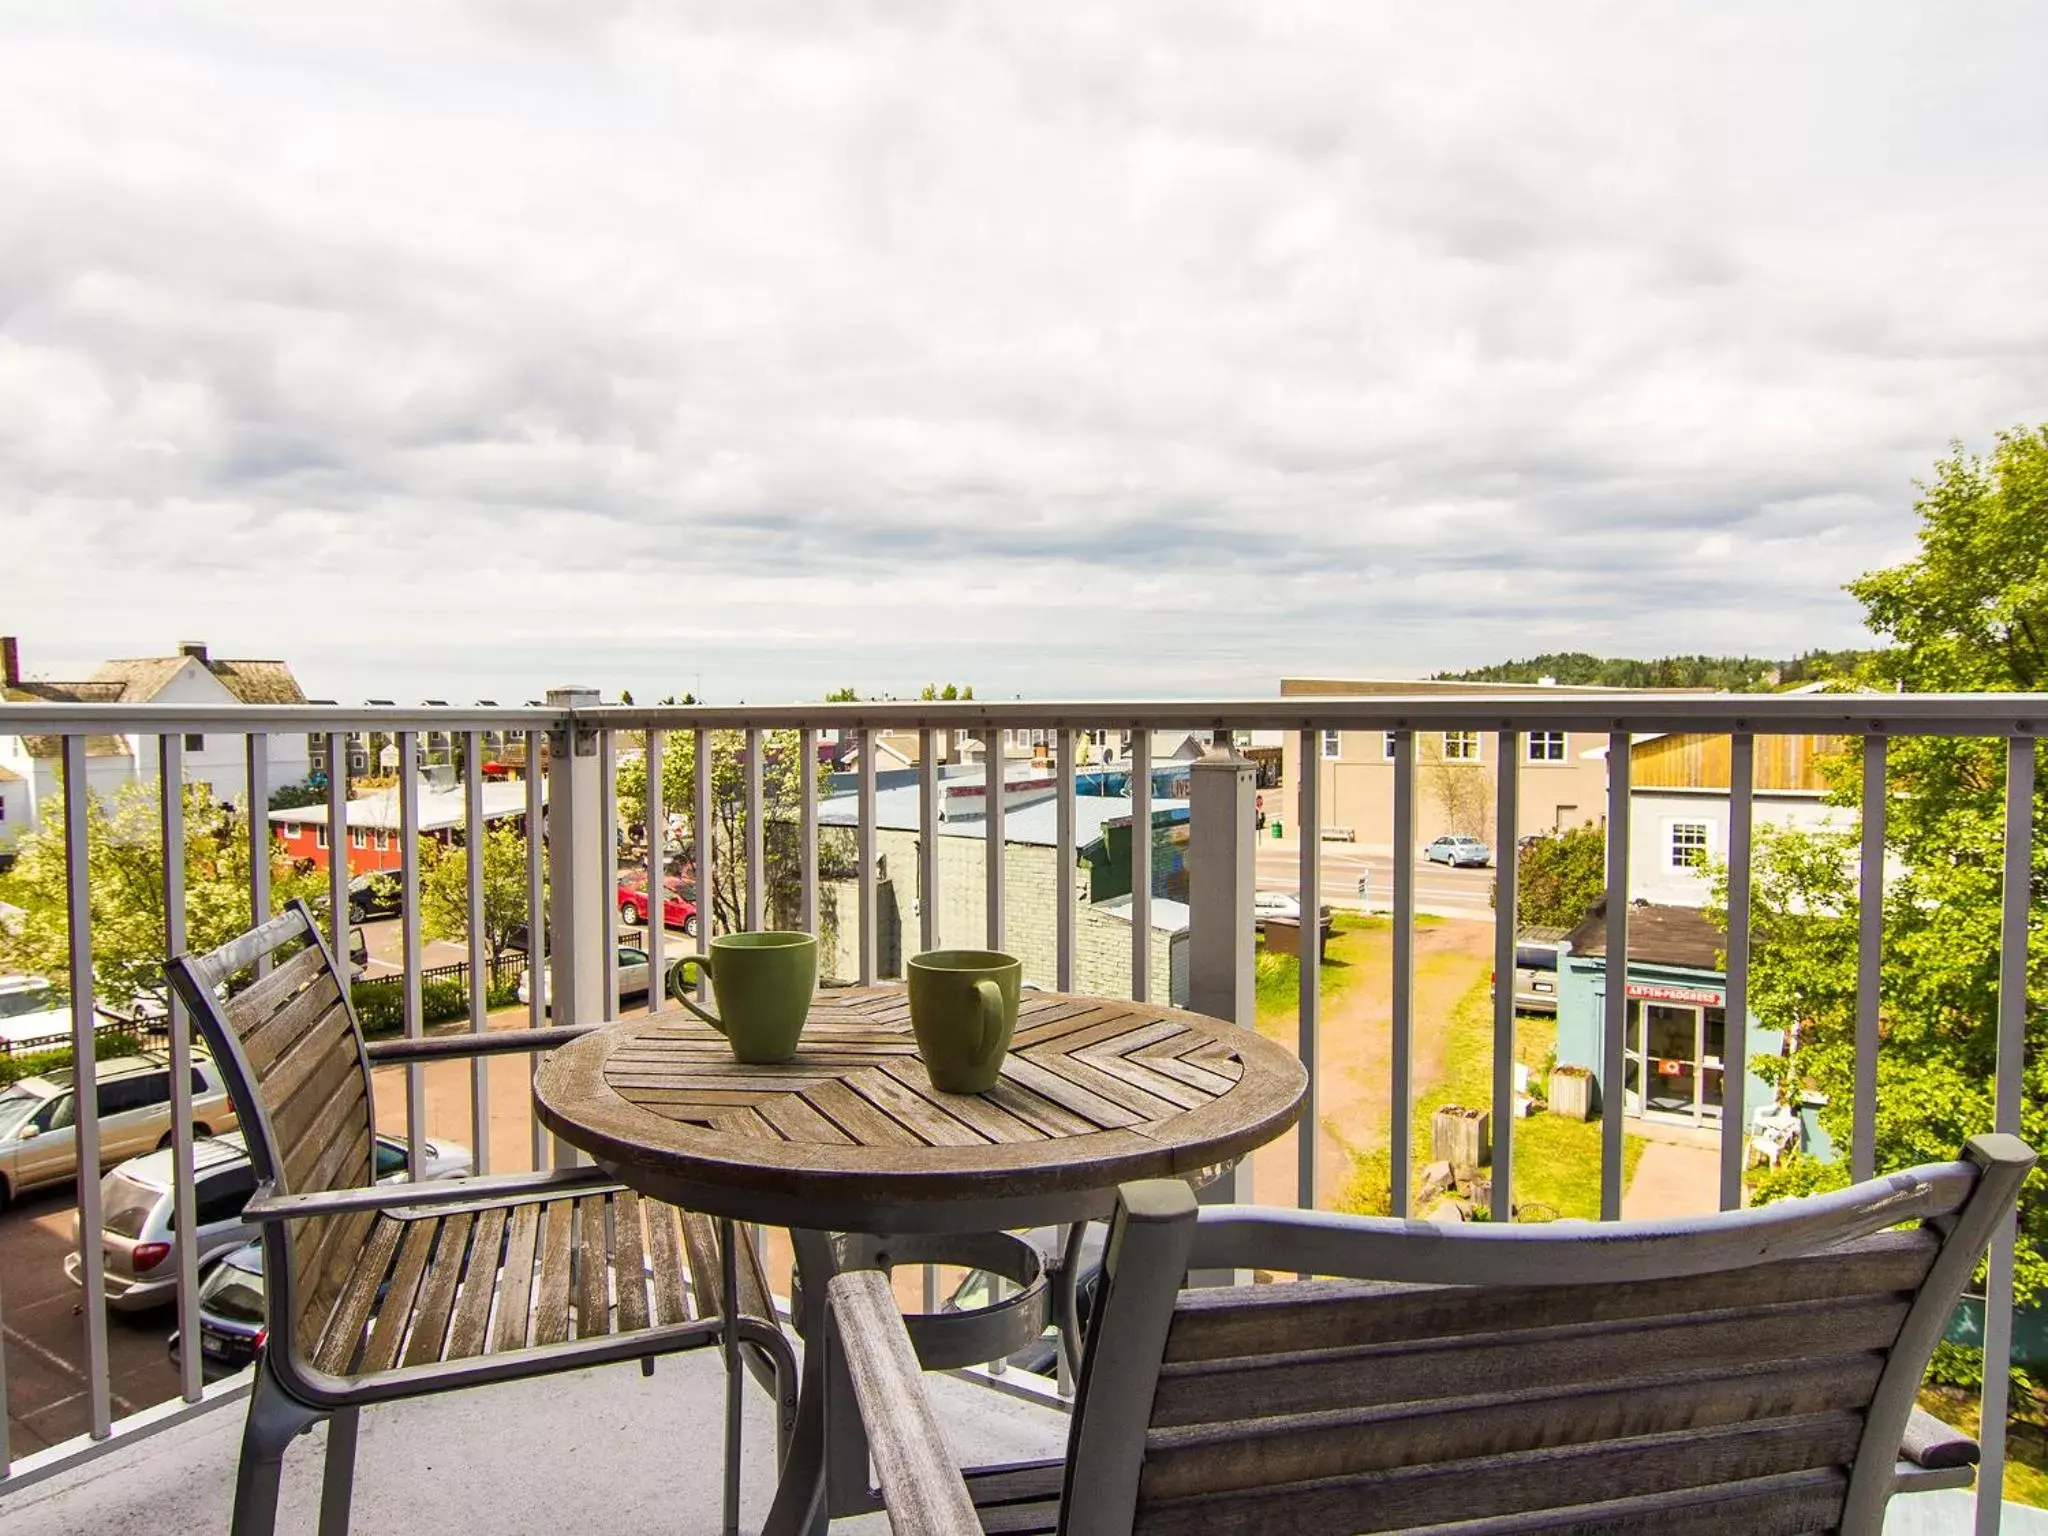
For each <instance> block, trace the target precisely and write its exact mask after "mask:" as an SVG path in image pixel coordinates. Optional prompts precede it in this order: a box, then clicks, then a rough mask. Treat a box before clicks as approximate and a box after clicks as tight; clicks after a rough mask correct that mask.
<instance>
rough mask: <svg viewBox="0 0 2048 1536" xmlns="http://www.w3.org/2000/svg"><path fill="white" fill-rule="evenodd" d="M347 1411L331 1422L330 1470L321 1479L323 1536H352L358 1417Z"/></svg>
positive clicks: (331, 1419)
mask: <svg viewBox="0 0 2048 1536" xmlns="http://www.w3.org/2000/svg"><path fill="white" fill-rule="evenodd" d="M361 1411H362V1410H361V1409H358V1408H343V1409H342V1410H340V1411H339V1412H338V1413H336V1414H335V1415H334V1416H333V1417H332V1418H330V1419H329V1420H328V1421H327V1470H326V1472H325V1474H324V1475H323V1476H322V1477H321V1479H320V1536H348V1515H349V1505H350V1503H351V1501H352V1500H353V1499H354V1496H355V1491H356V1417H357V1415H358V1414H359V1413H360V1412H361Z"/></svg>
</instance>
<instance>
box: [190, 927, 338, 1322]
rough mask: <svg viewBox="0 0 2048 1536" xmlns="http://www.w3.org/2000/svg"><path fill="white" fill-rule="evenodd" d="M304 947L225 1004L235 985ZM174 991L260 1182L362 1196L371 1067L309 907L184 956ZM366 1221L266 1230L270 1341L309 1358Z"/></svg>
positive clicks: (294, 1190)
mask: <svg viewBox="0 0 2048 1536" xmlns="http://www.w3.org/2000/svg"><path fill="white" fill-rule="evenodd" d="M293 946H299V947H297V948H296V950H295V952H294V953H292V954H290V955H288V956H287V957H286V958H284V959H282V960H277V961H276V963H275V964H274V965H273V966H272V967H271V969H270V970H269V972H268V973H267V974H266V975H264V976H262V977H260V978H258V979H257V980H256V981H254V982H251V983H250V984H249V985H247V986H245V987H243V988H242V989H241V990H240V991H237V992H235V993H233V994H232V995H231V996H229V997H228V998H227V1000H226V1001H225V1002H223V1001H222V1000H221V999H220V997H219V996H218V995H217V992H218V991H220V990H225V984H226V983H228V982H229V980H230V978H232V977H235V976H236V975H238V974H239V973H241V972H243V971H246V970H248V969H249V968H250V967H252V966H253V965H255V964H256V962H257V961H258V960H261V959H270V958H274V957H275V956H276V955H277V954H278V952H279V951H280V950H284V949H287V948H291V947H293ZM168 969H169V972H170V977H171V984H172V985H173V986H174V987H176V988H177V990H178V995H179V996H180V997H182V998H183V999H184V1002H185V1006H186V1007H187V1008H188V1009H189V1010H190V1011H191V1014H192V1017H193V1019H194V1020H195V1021H196V1022H197V1023H198V1025H199V1030H200V1033H201V1035H202V1036H203V1037H204V1038H205V1040H206V1044H207V1047H208V1049H209V1050H211V1051H212V1052H213V1057H214V1060H215V1061H216V1062H218V1063H219V1064H220V1069H221V1074H222V1076H223V1077H224V1078H225V1079H226V1081H227V1088H228V1095H229V1097H230V1098H231V1099H232V1100H233V1101H234V1105H235V1113H236V1115H237V1116H238V1117H239V1118H240V1120H241V1123H242V1133H243V1135H244V1137H245V1138H246V1140H247V1142H248V1147H249V1156H250V1159H251V1160H252V1161H253V1162H254V1163H255V1165H256V1177H257V1179H258V1180H259V1181H261V1182H262V1183H265V1184H268V1185H270V1186H271V1188H272V1189H273V1190H274V1191H275V1192H276V1193H278V1194H309V1193H312V1192H315V1191H319V1190H332V1189H355V1188H361V1187H363V1186H365V1185H368V1184H369V1183H370V1182H371V1177H372V1175H371V1170H372V1168H373V1166H374V1149H373V1139H372V1138H373V1124H372V1117H371V1101H370V1068H369V1059H368V1057H367V1056H365V1054H364V1052H363V1040H362V1031H361V1029H360V1028H359V1027H358V1026H357V1023H356V1018H355V1012H354V1009H353V1008H352V1007H351V1006H350V1003H349V998H348V989H347V988H346V987H345V986H344V985H343V984H342V980H341V977H340V975H339V973H338V972H337V971H336V969H335V965H334V956H333V954H332V953H331V952H330V951H329V950H328V948H327V945H326V943H325V941H324V940H322V938H321V936H320V930H319V927H318V925H317V924H316V923H315V922H314V921H313V915H312V913H311V912H310V911H308V910H307V908H306V907H305V905H304V904H303V903H302V902H293V903H292V904H291V905H290V906H289V907H288V908H287V909H286V910H285V911H284V912H283V913H281V914H279V915H278V916H277V917H274V918H272V919H271V920H270V921H268V922H266V923H264V924H263V925H262V926H261V927H258V928H255V929H252V930H251V931H250V932H248V933H245V934H243V935H241V936H240V937H239V938H236V939H232V940H230V941H229V942H228V943H226V944H223V945H222V946H221V947H220V948H219V949H216V950H214V951H212V952H211V953H210V954H205V955H179V956H177V957H176V958H174V959H173V960H172V961H171V963H170V966H169V967H168ZM368 1226H369V1219H368V1218H367V1217H366V1216H361V1215H346V1216H325V1217H317V1218H312V1219H308V1220H305V1221H297V1222H278V1223H272V1224H271V1225H269V1226H267V1227H266V1228H265V1230H264V1250H263V1258H264V1291H265V1297H266V1304H267V1308H268V1311H269V1315H270V1330H271V1334H272V1336H273V1337H280V1336H281V1337H282V1338H283V1339H287V1340H289V1341H290V1343H291V1344H292V1345H293V1346H294V1350H295V1352H296V1353H297V1354H299V1355H301V1356H308V1355H310V1354H311V1353H312V1352H313V1349H314V1347H315V1345H316V1344H317V1343H318V1341H319V1336H320V1330H321V1328H322V1327H323V1326H324V1325H325V1323H326V1320H327V1317H328V1314H329V1313H330V1312H332V1311H333V1308H334V1303H335V1301H336V1299H337V1298H338V1296H339V1295H340V1292H341V1288H342V1285H343V1283H344V1282H345V1281H346V1280H347V1278H348V1276H349V1274H350V1272H351V1270H352V1267H353V1263H354V1260H355V1257H356V1255H357V1253H358V1252H359V1250H360V1247H361V1237H362V1235H363V1233H364V1232H365V1231H366V1230H367V1228H368Z"/></svg>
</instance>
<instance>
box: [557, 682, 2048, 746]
mask: <svg viewBox="0 0 2048 1536" xmlns="http://www.w3.org/2000/svg"><path fill="white" fill-rule="evenodd" d="M574 713H575V716H576V720H577V723H578V724H579V725H585V726H588V727H590V728H593V729H598V728H607V727H608V728H610V729H613V730H621V729H623V730H646V729H655V730H686V729H694V728H696V727H698V726H709V727H717V728H737V727H741V726H757V727H763V728H768V729H774V728H777V727H796V726H812V727H821V726H842V727H875V728H890V727H894V728H898V729H918V728H922V727H925V726H930V727H933V728H936V729H941V730H956V731H960V730H976V729H980V728H984V727H991V726H993V727H996V728H1002V727H1011V728H1014V727H1017V726H1042V727H1084V726H1104V725H1115V726H1119V727H1125V726H1128V727H1146V728H1150V729H1153V730H1160V729H1168V730H1171V729H1176V728H1178V729H1185V730H1306V729H1315V728H1324V729H1348V730H1368V729H1370V730H1399V729H1402V728H1405V727H1417V726H1424V727H1428V728H1430V729H1442V728H1446V727H1448V728H1452V729H1461V728H1462V729H1471V730H1482V729H1484V730H1504V729H1514V730H1523V729H1530V728H1537V729H1549V730H1575V731H1591V732H1599V733H1603V734H1604V733H1606V732H1609V731H1632V732H1638V733H1650V732H1670V731H1719V732H1727V731H1735V730H1740V731H1756V732H1761V733H1765V734H1770V733H1784V734H1798V735H1804V734H1809V733H1810V734H1816V735H1831V734H1841V735H1864V734H1882V735H1893V734H1897V735H1916V734H1917V735H1968V734H1972V733H1980V734H1984V735H2010V734H2014V733H2018V734H2026V733H2028V732H2030V731H2032V730H2035V729H2041V728H2044V727H2048V693H1966V694H1941V693H1857V694H1849V693H1843V694H1810V693H1801V694H1782V693H1780V694H1769V693H1648V692H1644V693H1611V694H1600V695H1587V694H1568V693H1563V692H1562V691H1561V692H1560V694H1559V696H1558V697H1555V698H1549V697H1538V696H1533V695H1531V694H1527V693H1518V694H1471V693H1455V694H1408V695H1402V696H1397V697H1386V696H1378V697H1364V696H1356V697H1344V696H1340V695H1306V696H1299V697H1286V698H1272V699H1230V700H1204V699H1143V700H1131V699H1121V700H1119V699H1102V700H1094V699H1077V700H1028V699H1014V700H988V701H983V700H980V699H971V700H963V701H959V702H953V703H933V702H931V701H928V700H911V701H905V702H896V701H882V700H873V701H868V700H863V701H861V702H858V703H851V704H748V705H727V704H697V705H680V706H669V707H666V708H644V707H641V706H638V705H603V706H599V707H596V708H587V709H579V710H576V711H575V712H574Z"/></svg>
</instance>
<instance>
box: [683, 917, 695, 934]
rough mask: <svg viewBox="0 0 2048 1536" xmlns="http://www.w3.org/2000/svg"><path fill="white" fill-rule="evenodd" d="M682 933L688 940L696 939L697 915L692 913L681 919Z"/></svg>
mask: <svg viewBox="0 0 2048 1536" xmlns="http://www.w3.org/2000/svg"><path fill="white" fill-rule="evenodd" d="M683 932H684V933H685V934H686V935H688V936H689V937H690V938H693V939H694V938H695V937H697V914H696V913H694V912H692V913H691V914H690V915H689V916H688V917H686V918H684V919H683Z"/></svg>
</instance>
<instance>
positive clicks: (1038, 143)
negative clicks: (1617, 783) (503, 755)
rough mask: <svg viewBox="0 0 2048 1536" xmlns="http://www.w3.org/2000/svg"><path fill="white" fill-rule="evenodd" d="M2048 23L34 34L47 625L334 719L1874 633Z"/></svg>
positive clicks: (1863, 12) (1614, 9) (8, 456)
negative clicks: (298, 683)
mask: <svg viewBox="0 0 2048 1536" xmlns="http://www.w3.org/2000/svg"><path fill="white" fill-rule="evenodd" d="M2044 57H2048V8H2044V7H2042V6H2040V5H2038V4H2034V3H2015V4H2012V5H2008V6H1992V5H1970V4H1945V5H1939V6H1936V5H1915V6H1889V5H1872V4H1869V3H1865V0H1857V3H1852V4H1843V5H1837V6H1820V5H1804V6H1796V7H1794V6H1786V5H1783V4H1779V3H1771V4H1759V5H1753V6H1735V5H1730V4H1715V5H1713V6H1685V7H1680V6H1676V5H1670V6H1666V5H1654V4H1644V3H1629V4H1620V5H1612V6H1598V7H1595V6H1578V7H1574V6H1566V5H1560V4H1550V3H1546V4H1543V5H1535V6H1532V5H1528V4H1526V3H1524V0H1516V3H1511V4H1503V5H1498V6H1478V5H1445V6H1430V7H1421V6H1415V7H1407V8H1400V9H1397V8H1395V7H1390V6H1374V5H1362V4H1358V3H1356V0H1337V3H1332V4H1329V5H1325V6H1293V5H1283V4H1278V3H1275V0H1245V3H1243V4H1237V5H1229V6H1221V5H1205V4H1194V3H1190V0H1171V3H1160V4H1145V3H1134V0H1115V3H1112V4H1099V3H1096V4H1086V5H1057V4H1055V5H1047V4H1025V5H1018V4H1004V5H1000V6H997V5H988V6H984V7H978V8H963V7H956V6H950V5H945V4H937V3H903V4H879V3H878V4H872V5H865V6H833V5H827V4H823V3H819V0H790V3H773V0H732V3H729V4H722V5H719V4H714V5H695V6H692V5H680V4H663V5H648V6H646V7H637V6H633V5H629V4H623V3H617V4H601V3H595V0H573V3H563V4H554V3H550V0H505V3H500V4H478V5H474V6H469V7H459V6H456V5H453V4H435V5H420V4H418V3H407V4H388V5H387V4H380V3H374V0H350V3H349V4H347V5H339V4H329V5H324V6H321V7H318V8H309V7H297V6H291V5H286V4H280V3H271V4H265V5H262V6H249V5H246V4H235V5H221V6H218V7H209V6H202V5H176V4H163V5H151V6H146V7H144V6H135V5H131V4H122V5H114V6H95V5H90V4H87V3H85V0H65V3H63V4H62V5H51V4H48V3H46V0H22V3H13V0H0V221H4V223H0V632H4V633H11V634H18V635H20V636H21V637H22V641H23V651H24V660H25V662H26V665H27V667H28V669H29V671H30V672H31V673H36V672H40V673H43V674H46V675H64V674H67V673H72V672H76V671H78V670H79V669H82V668H84V667H86V666H89V665H91V664H92V663H93V662H95V661H97V660H98V659H100V658H102V657H105V656H109V655H134V654H150V653H157V654H161V653H164V652H166V651H168V650H169V649H170V647H171V646H172V644H173V643H174V642H176V641H178V640H181V639H205V640H208V641H210V642H211V643H212V644H213V646H214V648H215V651H216V654H240V655H262V656H282V657H285V658H287V659H289V660H290V661H291V662H293V664H294V665H295V666H296V667H297V669H298V671H299V673H300V676H301V679H302V680H303V681H304V683H305V684H306V686H307V687H308V689H309V691H311V692H313V693H315V694H316V695H326V696H336V697H340V698H344V699H359V698H362V697H364V696H371V695H375V696H391V697H396V698H399V699H401V700H403V699H409V698H417V697H420V696H436V697H446V698H450V699H457V700H461V699H468V698H473V697H478V696H488V697H495V698H498V699H500V700H511V699H523V698H526V697H529V696H532V695H535V694H538V693H539V692H540V691H541V690H543V689H545V688H546V687H548V686H549V685H551V684H563V683H572V682H573V683H585V684H590V685H594V686H599V687H602V688H603V689H604V690H605V691H606V693H607V695H608V696H610V695H615V694H616V692H617V690H618V689H620V688H621V687H628V688H631V689H632V690H633V691H634V693H635V695H636V696H637V697H639V698H641V699H642V700H647V699H651V698H653V697H655V696H657V695H659V694H661V693H664V692H669V691H678V690H681V689H685V688H699V689H701V691H702V692H703V693H705V694H706V695H708V696H709V697H712V698H716V699H733V698H741V697H744V698H748V699H753V700H769V699H788V698H802V697H815V696H817V695H819V694H822V693H823V692H824V691H825V690H826V689H828V688H831V687H834V686H836V685H839V684H842V683H850V684H853V685H855V686H856V687H859V688H860V689H861V690H862V691H863V692H867V691H883V690H894V691H903V690H906V689H911V688H914V687H915V686H916V685H917V684H918V683H920V682H924V681H938V680H945V679H949V678H952V679H959V680H964V681H971V682H973V683H975V684H976V685H977V687H978V688H979V690H980V691H981V692H982V693H984V694H985V695H1003V696H1007V695H1009V694H1011V693H1018V692H1021V693H1024V694H1026V695H1038V696H1046V695H1073V696H1090V695H1093V696H1103V695H1112V694H1137V693H1150V694H1168V695H1189V694H1196V693H1223V694H1233V695H1236V694H1249V695H1270V694H1271V693H1272V692H1273V691H1274V688H1275V684H1276V681H1277V679H1278V678H1279V677H1280V676H1282V675H1283V674H1288V673H1297V672H1323V673H1340V674H1341V673H1361V674H1385V675H1420V674H1421V673H1423V672H1425V671H1428V670H1433V669H1436V668H1440V667H1448V666H1458V665H1467V664H1476V663H1479V662H1484V661H1488V660H1495V659H1500V658H1502V657H1505V656H1509V655H1521V654H1529V653H1531V652H1535V651H1539V650H1549V649H1564V648H1572V649H1585V650H1592V651H1600V652H1610V653H1617V654H1633V655H1653V654H1661V653H1667V652H1672V651H1680V650H1701V649H1704V650H1715V651H1720V650H1728V651H1748V652H1751V653H1759V654H1761V653H1775V652H1787V653H1789V652H1792V651H1796V650H1799V649H1802V648H1805V647H1809V646H1813V645H1827V644H1842V643H1853V642H1854V640H1855V639H1856V637H1857V635H1858V633H1859V627H1858V610H1857V609H1856V606H1855V605H1854V603H1853V602H1852V601H1850V600H1849V599H1848V598H1847V597H1845V596H1844V595H1843V594H1842V593H1841V592H1840V584H1841V583H1842V582H1843V581H1844V580H1846V579H1848V578H1850V577H1852V576H1854V575H1856V574H1857V573H1858V572H1860V571H1863V570H1865V569H1868V568H1871V567H1873V566H1877V565H1882V564H1886V563H1889V562H1891V561H1894V560H1896V559H1898V558H1900V557H1901V556H1902V555H1904V554H1905V553H1907V552H1908V551H1909V549H1910V547H1911V540H1912V528H1913V515H1912V507H1911V504H1912V498H1913V494H1914V491H1913V483H1912V482H1913V480H1914V478H1915V477H1916V476H1923V475H1925V474H1926V473H1927V472H1928V470H1929V468H1930V466H1931V465H1932V463H1933V461H1934V460H1935V459H1936V458H1937V457H1938V456H1939V455H1940V454H1941V453H1942V452H1943V451H1944V450H1945V445H1946V444H1947V443H1948V441H1949V440H1950V439H1952V438H1961V439H1963V440H1964V441H1965V442H1966V443H1968V444H1969V445H1971V446H1972V447H1982V446H1985V445H1987V444H1988V443H1989V441H1990V438H1991V435H1992V433H1993V432H1995V431H1996V430H1997V429H1999V428H2001V427H2007V426H2012V425H2016V424H2019V423H2021V422H2034V423H2038V422H2041V421H2043V420H2048V277H2044V274H2048V106H2044V98H2043V94H2042V91H2041V88H2040V75H2039V70H2040V65H2041V61H2042V59H2043V58H2044Z"/></svg>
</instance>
